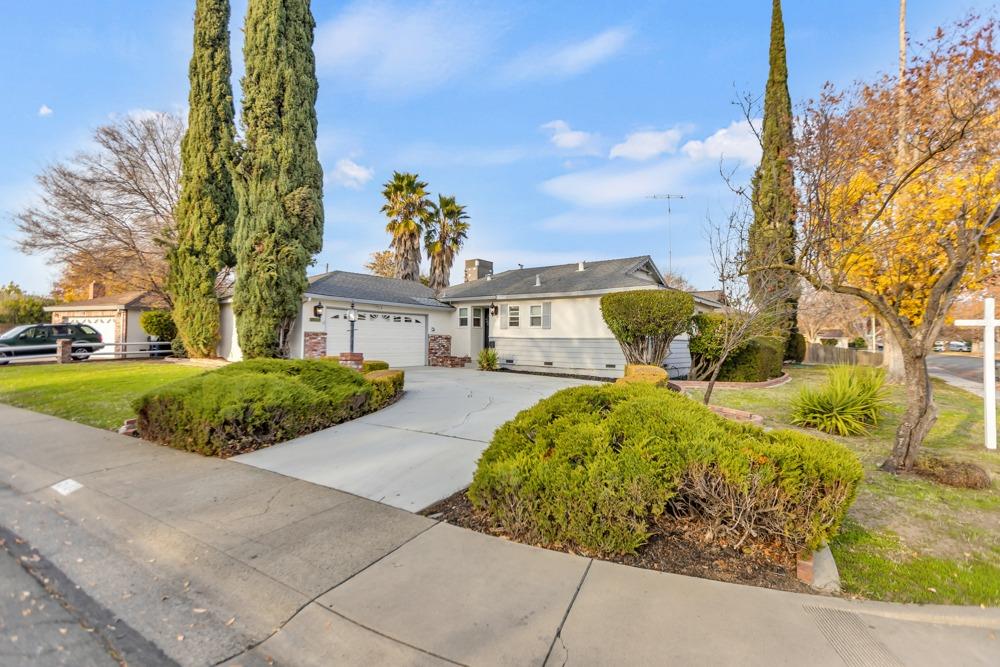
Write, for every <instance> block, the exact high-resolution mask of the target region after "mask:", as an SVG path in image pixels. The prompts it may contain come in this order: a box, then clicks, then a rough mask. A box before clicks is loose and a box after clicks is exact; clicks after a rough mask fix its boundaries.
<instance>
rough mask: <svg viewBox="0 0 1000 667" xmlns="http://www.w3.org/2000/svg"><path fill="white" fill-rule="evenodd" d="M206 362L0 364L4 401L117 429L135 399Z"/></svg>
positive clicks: (194, 372) (0, 397)
mask: <svg viewBox="0 0 1000 667" xmlns="http://www.w3.org/2000/svg"><path fill="white" fill-rule="evenodd" d="M204 372H205V369H204V368H198V367H196V366H186V365H181V364H176V363H169V362H165V361H100V362H95V361H88V362H83V363H75V364H46V365H39V366H18V365H10V366H2V367H0V402H2V403H9V404H10V405H16V406H18V407H22V408H27V409H29V410H35V411H37V412H44V413H46V414H50V415H55V416H56V417H62V418H63V419H70V420H72V421H75V422H80V423H81V424H90V425H91V426H96V427H98V428H107V429H116V428H118V427H119V426H121V425H122V423H124V421H125V420H126V419H128V418H129V417H134V416H135V413H134V412H133V411H132V406H131V402H132V399H134V398H136V397H137V396H139V395H140V394H142V393H145V392H146V391H148V390H150V389H152V388H153V387H158V386H160V385H163V384H166V383H168V382H173V381H174V380H180V379H182V378H186V377H190V376H192V375H197V374H199V373H204Z"/></svg>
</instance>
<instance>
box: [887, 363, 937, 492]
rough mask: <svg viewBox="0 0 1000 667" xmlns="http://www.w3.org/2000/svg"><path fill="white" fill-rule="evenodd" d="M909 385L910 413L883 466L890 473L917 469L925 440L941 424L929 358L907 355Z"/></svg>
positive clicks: (906, 366) (899, 429)
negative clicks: (937, 424)
mask: <svg viewBox="0 0 1000 667" xmlns="http://www.w3.org/2000/svg"><path fill="white" fill-rule="evenodd" d="M903 361H904V367H905V382H906V412H905V413H904V414H903V419H902V421H901V422H900V423H899V427H898V428H897V429H896V440H895V444H894V445H893V448H892V456H890V457H889V458H888V459H887V460H886V461H885V463H883V464H882V469H883V470H887V471H889V472H903V471H909V470H912V469H913V466H914V464H915V463H916V462H917V454H918V453H919V451H920V445H921V444H922V443H923V441H924V438H926V437H927V434H928V433H929V432H930V430H931V427H933V426H934V422H936V421H937V406H935V405H934V396H933V391H932V389H931V379H930V375H929V374H928V373H927V358H926V357H925V356H924V355H923V354H920V355H919V356H914V355H912V354H906V355H905V356H904V358H903Z"/></svg>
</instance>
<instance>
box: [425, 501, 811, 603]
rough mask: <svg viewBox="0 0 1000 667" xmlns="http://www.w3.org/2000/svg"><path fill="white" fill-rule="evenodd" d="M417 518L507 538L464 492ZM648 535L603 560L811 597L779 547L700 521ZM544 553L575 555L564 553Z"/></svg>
mask: <svg viewBox="0 0 1000 667" xmlns="http://www.w3.org/2000/svg"><path fill="white" fill-rule="evenodd" d="M421 514H423V515H424V516H428V517H431V518H434V519H441V520H443V521H447V522H448V523H450V524H454V525H456V526H461V527H462V528H469V529H471V530H476V531H479V532H481V533H487V534H490V535H496V536H499V537H505V538H509V536H508V535H504V534H503V533H502V532H499V531H496V530H493V527H492V526H491V524H490V522H489V521H488V520H487V519H486V518H485V517H483V516H482V514H480V513H479V512H477V511H476V509H475V508H474V507H473V506H472V503H470V502H469V499H468V498H467V497H466V495H465V490H462V491H459V492H458V493H455V494H453V495H451V496H449V497H447V498H445V499H444V500H442V501H440V502H438V503H435V504H434V505H432V506H430V507H428V508H427V509H425V510H423V511H422V512H421ZM654 531H655V532H654V534H653V535H652V536H651V537H650V539H649V541H648V542H647V543H646V544H644V545H643V546H642V547H640V548H639V550H638V551H637V552H636V553H635V554H632V555H626V556H613V557H609V558H606V559H605V560H610V561H612V562H615V563H621V564H623V565H630V566H632V567H642V568H646V569H648V570H659V571H661V572H673V573H674V574H684V575H688V576H691V577H701V578H703V579H715V580H717V581H726V582H730V583H735V584H746V585H749V586H760V587H762V588H776V589H779V590H783V591H794V592H797V593H813V592H815V591H813V590H812V589H810V588H809V587H808V586H807V585H806V584H804V583H802V582H801V581H799V580H798V579H797V578H796V577H795V557H794V556H792V555H791V554H789V553H788V551H787V550H786V549H784V548H783V547H782V546H781V545H779V544H765V543H759V542H755V543H749V541H748V542H745V543H744V544H743V545H742V547H741V548H740V549H735V548H733V547H732V546H730V545H729V544H727V543H726V541H725V539H724V538H720V537H716V538H715V539H711V540H708V539H706V536H707V535H708V534H709V532H710V531H709V526H708V524H706V523H705V522H703V521H698V520H689V519H676V518H674V517H670V516H666V515H664V516H661V517H660V519H659V520H658V521H657V524H656V526H655V528H654ZM535 546H542V545H535ZM549 548H555V549H556V550H558V551H564V552H567V553H575V552H574V551H572V550H571V549H566V548H557V547H549Z"/></svg>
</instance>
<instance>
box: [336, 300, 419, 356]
mask: <svg viewBox="0 0 1000 667" xmlns="http://www.w3.org/2000/svg"><path fill="white" fill-rule="evenodd" d="M350 324H351V323H350V322H349V321H348V319H347V311H346V310H336V309H329V310H327V318H326V331H327V335H326V345H327V354H330V355H332V356H335V355H337V354H340V353H341V352H346V351H347V350H348V349H350V330H351V328H350ZM354 350H355V352H361V353H362V354H364V355H365V359H380V360H382V361H385V362H387V363H388V364H389V365H390V366H397V367H398V366H423V365H424V364H425V362H426V350H427V316H426V315H412V314H409V315H407V314H403V313H370V312H367V311H364V310H361V311H359V313H358V321H357V322H355V329H354Z"/></svg>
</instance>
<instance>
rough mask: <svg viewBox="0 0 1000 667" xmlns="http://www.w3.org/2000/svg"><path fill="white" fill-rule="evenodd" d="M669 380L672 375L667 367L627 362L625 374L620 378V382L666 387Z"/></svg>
mask: <svg viewBox="0 0 1000 667" xmlns="http://www.w3.org/2000/svg"><path fill="white" fill-rule="evenodd" d="M669 381H670V375H669V374H668V373H667V371H666V369H664V368H663V367H662V366H650V365H647V364H626V365H625V376H624V377H620V378H618V383H620V384H629V383H642V384H651V385H655V386H657V387H665V386H667V383H668V382H669Z"/></svg>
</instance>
